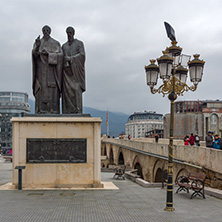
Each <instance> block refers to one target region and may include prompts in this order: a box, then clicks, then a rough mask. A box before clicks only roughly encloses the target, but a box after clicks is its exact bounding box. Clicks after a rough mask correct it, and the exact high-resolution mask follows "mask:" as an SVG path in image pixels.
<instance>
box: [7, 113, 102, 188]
mask: <svg viewBox="0 0 222 222" xmlns="http://www.w3.org/2000/svg"><path fill="white" fill-rule="evenodd" d="M11 121H12V130H13V138H12V140H13V150H12V153H13V181H12V184H13V185H15V186H16V187H17V186H18V171H17V170H15V169H14V168H15V166H26V168H25V169H24V170H22V187H23V188H72V187H83V188H87V187H102V184H101V173H100V150H101V149H100V146H101V142H100V135H101V127H100V124H101V119H100V118H93V117H63V116H62V117H40V116H38V117H34V116H29V117H14V118H12V120H11ZM28 138H29V139H30V138H33V139H34V138H38V139H39V138H41V139H49V138H50V139H68V138H72V139H86V140H87V148H86V150H87V158H86V159H87V161H86V163H27V147H26V141H27V139H28Z"/></svg>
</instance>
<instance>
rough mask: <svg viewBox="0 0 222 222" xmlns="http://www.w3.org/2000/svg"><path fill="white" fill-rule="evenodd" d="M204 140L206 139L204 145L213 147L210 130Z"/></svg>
mask: <svg viewBox="0 0 222 222" xmlns="http://www.w3.org/2000/svg"><path fill="white" fill-rule="evenodd" d="M205 141H206V147H210V148H212V147H213V136H212V132H211V131H208V134H207V135H206V137H205Z"/></svg>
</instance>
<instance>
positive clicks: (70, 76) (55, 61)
mask: <svg viewBox="0 0 222 222" xmlns="http://www.w3.org/2000/svg"><path fill="white" fill-rule="evenodd" d="M42 33H43V37H42V38H41V39H40V36H39V37H38V38H37V39H36V40H35V43H34V46H33V50H32V66H33V83H32V89H33V94H34V96H35V113H36V114H59V113H60V97H61V96H62V113H63V114H75V113H82V93H83V92H84V91H85V50H84V45H83V43H82V42H81V41H79V40H78V39H74V35H75V30H74V28H72V27H68V28H67V29H66V33H67V38H68V41H67V42H66V43H64V44H63V45H62V47H61V45H60V43H59V42H58V41H56V40H55V39H53V38H52V37H51V36H50V33H51V28H50V27H49V26H44V27H43V28H42Z"/></svg>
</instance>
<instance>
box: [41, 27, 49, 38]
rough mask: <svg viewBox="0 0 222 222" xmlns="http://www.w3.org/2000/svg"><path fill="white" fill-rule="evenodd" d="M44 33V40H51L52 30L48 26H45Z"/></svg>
mask: <svg viewBox="0 0 222 222" xmlns="http://www.w3.org/2000/svg"><path fill="white" fill-rule="evenodd" d="M42 33H43V36H44V38H49V36H50V34H51V29H50V28H49V27H48V26H44V27H43V28H42Z"/></svg>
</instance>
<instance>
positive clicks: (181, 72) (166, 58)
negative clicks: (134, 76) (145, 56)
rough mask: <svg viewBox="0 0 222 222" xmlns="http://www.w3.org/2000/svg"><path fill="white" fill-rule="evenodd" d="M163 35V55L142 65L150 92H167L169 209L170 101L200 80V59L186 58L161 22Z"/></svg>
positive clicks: (170, 200)
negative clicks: (167, 41) (165, 44)
mask: <svg viewBox="0 0 222 222" xmlns="http://www.w3.org/2000/svg"><path fill="white" fill-rule="evenodd" d="M164 24H165V27H166V31H167V35H168V37H169V38H170V40H171V41H172V42H171V44H172V45H171V46H170V47H167V48H166V50H164V51H163V55H162V56H161V57H160V58H158V59H157V62H158V65H156V64H155V62H156V60H150V62H151V64H150V65H148V66H145V71H146V80H147V85H148V86H149V87H150V91H151V93H152V94H155V93H162V94H163V96H165V95H168V98H169V100H170V101H171V107H170V137H169V154H168V177H167V200H166V208H165V209H164V210H166V211H173V210H174V207H173V130H174V129H173V125H174V101H175V100H176V99H177V96H183V93H184V92H187V91H189V90H190V91H195V90H196V89H197V85H198V83H199V82H201V80H202V75H203V67H204V63H205V62H204V61H203V60H200V59H199V56H200V55H198V54H195V55H194V59H193V60H191V61H190V57H191V56H188V55H184V54H181V52H182V48H181V47H179V46H177V41H176V37H175V31H174V29H173V28H172V27H171V26H170V25H169V24H168V23H166V22H164ZM188 68H189V73H190V81H191V82H192V83H193V85H191V86H188V85H187V84H186V80H187V73H188ZM159 77H160V79H162V81H163V84H162V85H160V86H159V87H158V88H157V89H155V88H154V87H155V86H156V85H157V81H158V78H159Z"/></svg>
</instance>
